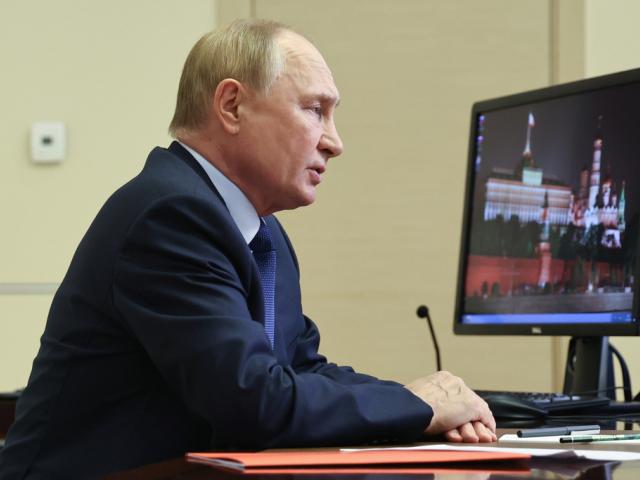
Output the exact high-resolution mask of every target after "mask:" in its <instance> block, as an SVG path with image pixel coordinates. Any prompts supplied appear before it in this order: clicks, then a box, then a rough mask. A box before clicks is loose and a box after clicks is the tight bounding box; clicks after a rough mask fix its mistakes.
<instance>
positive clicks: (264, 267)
mask: <svg viewBox="0 0 640 480" xmlns="http://www.w3.org/2000/svg"><path fill="white" fill-rule="evenodd" d="M249 248H250V249H251V251H252V252H253V258H255V260H256V263H257V264H258V271H259V272H260V281H261V282H262V295H263V296H264V331H265V332H266V334H267V337H269V342H270V343H271V348H272V349H273V346H274V342H275V320H276V316H275V303H276V302H275V299H276V251H275V250H274V249H273V242H272V241H271V230H270V229H269V225H267V224H266V222H265V221H264V220H262V219H260V229H259V230H258V233H257V234H256V236H255V237H253V240H251V242H250V243H249Z"/></svg>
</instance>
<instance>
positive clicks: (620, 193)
mask: <svg viewBox="0 0 640 480" xmlns="http://www.w3.org/2000/svg"><path fill="white" fill-rule="evenodd" d="M491 115H492V113H489V114H487V115H481V116H479V118H478V120H477V122H478V124H477V130H476V135H477V136H476V151H475V154H476V165H475V168H476V176H475V180H474V199H473V209H472V225H471V233H470V238H469V242H470V243H469V245H468V248H469V252H468V257H467V266H466V276H465V310H466V312H467V313H546V312H554V313H563V312H599V311H629V310H631V307H632V301H633V283H634V265H635V256H636V249H637V242H638V240H637V232H638V208H637V202H638V200H637V198H635V196H634V194H635V191H637V188H638V181H637V176H638V170H639V166H638V165H637V164H636V158H635V157H636V156H638V155H640V152H638V151H637V150H632V149H630V148H629V145H626V144H625V145H617V146H616V147H617V148H615V149H608V148H607V147H608V145H607V138H606V135H605V134H604V133H603V132H605V130H604V129H603V124H604V122H606V119H605V118H603V115H596V116H595V118H593V121H592V123H593V127H592V128H591V131H590V132H589V131H583V132H581V133H579V134H575V129H574V130H573V131H572V134H571V135H569V134H566V132H564V134H563V132H562V129H561V128H560V129H553V128H547V129H541V130H542V131H541V132H540V133H539V134H538V135H536V133H537V132H536V121H537V120H538V119H537V118H536V117H537V115H536V112H535V108H531V109H529V111H528V113H527V112H526V111H522V110H521V111H520V112H519V115H518V117H519V119H520V121H519V125H520V127H519V129H518V128H517V126H514V125H511V126H510V127H509V128H511V130H510V131H512V132H516V131H518V130H519V132H520V134H519V137H520V142H521V143H520V152H521V154H520V155H513V156H511V159H512V160H511V159H510V158H505V156H509V155H508V151H507V149H506V148H502V149H497V148H494V149H492V151H491V152H490V153H491V155H494V156H495V158H491V155H489V154H488V152H486V151H483V150H484V144H485V142H487V140H488V137H487V136H486V135H490V134H492V133H495V134H496V135H504V132H492V131H491V130H490V129H489V128H487V127H488V126H489V125H488V123H489V122H491ZM513 116H514V115H512V117H513ZM514 120H515V119H513V118H512V119H511V122H510V123H511V124H514V123H518V122H515V121H514ZM503 123H504V122H503ZM505 130H506V128H505ZM543 134H544V135H546V136H548V137H549V138H546V139H543V138H540V136H541V135H543ZM613 136H614V137H616V139H617V140H619V141H620V140H621V139H622V138H623V136H622V135H613ZM555 137H558V138H555ZM512 140H513V139H512ZM499 141H502V140H499ZM536 141H540V142H541V143H543V142H546V144H547V146H549V145H552V146H553V147H551V149H550V148H547V149H546V150H545V151H546V152H547V154H548V153H549V152H550V151H552V150H553V151H554V152H555V151H557V150H559V151H561V152H564V153H563V155H564V156H558V155H556V154H554V155H548V156H549V157H552V156H554V158H544V157H537V156H536ZM563 142H564V144H563V145H562V148H556V147H557V146H559V145H561V144H562V143H563ZM621 143H624V142H622V141H621ZM523 144H524V149H522V145H523ZM573 144H575V147H574V145H573ZM585 147H586V148H585ZM512 150H513V149H512ZM609 150H613V151H615V152H616V154H617V157H616V158H613V157H612V156H609V157H608V152H609ZM579 152H582V154H580V153H579ZM620 152H624V155H620ZM584 153H587V154H588V158H585V155H584ZM627 154H628V155H627ZM568 156H569V157H577V156H581V157H582V158H567V157H568ZM498 157H500V158H498ZM614 162H616V163H614ZM509 164H511V165H512V167H511V168H508V167H505V165H509ZM634 164H636V165H635V171H634V170H633V168H634ZM631 177H633V178H631ZM630 187H631V188H630ZM631 202H636V204H635V205H634V207H633V208H631V205H632V203H631Z"/></svg>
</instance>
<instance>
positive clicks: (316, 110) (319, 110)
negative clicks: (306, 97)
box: [309, 105, 322, 118]
mask: <svg viewBox="0 0 640 480" xmlns="http://www.w3.org/2000/svg"><path fill="white" fill-rule="evenodd" d="M309 110H311V111H312V112H313V113H314V114H315V115H316V116H317V117H318V118H322V107H321V106H320V105H316V106H313V107H309Z"/></svg>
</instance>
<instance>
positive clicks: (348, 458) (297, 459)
mask: <svg viewBox="0 0 640 480" xmlns="http://www.w3.org/2000/svg"><path fill="white" fill-rule="evenodd" d="M530 458H531V456H530V455H528V454H523V453H503V452H467V451H445V450H375V451H359V452H341V451H339V450H323V451H310V450H290V451H264V452H201V453H198V452H196V453H188V454H187V460H188V461H190V462H197V463H204V464H207V465H211V466H214V467H219V468H225V469H231V470H236V471H244V472H246V473H251V472H254V473H257V472H258V471H260V472H267V471H271V472H274V473H275V472H276V471H277V472H283V471H284V470H283V469H286V470H287V471H289V470H291V469H296V471H300V470H301V469H313V470H314V471H315V470H316V469H323V470H324V471H325V472H326V471H327V470H329V469H330V470H331V471H332V472H333V471H335V469H336V468H358V469H359V470H360V471H367V472H376V471H379V469H389V468H393V469H394V470H396V469H403V470H404V469H416V467H420V466H423V465H425V464H434V463H435V464H442V463H454V464H457V463H459V462H495V461H523V460H528V459H530Z"/></svg>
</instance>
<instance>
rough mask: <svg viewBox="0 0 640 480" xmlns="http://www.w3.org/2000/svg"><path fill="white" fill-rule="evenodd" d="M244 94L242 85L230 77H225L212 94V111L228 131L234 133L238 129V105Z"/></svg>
mask: <svg viewBox="0 0 640 480" xmlns="http://www.w3.org/2000/svg"><path fill="white" fill-rule="evenodd" d="M245 96H246V92H245V89H244V87H243V85H242V84H241V83H240V82H238V81H237V80H234V79H232V78H225V79H224V80H222V81H221V82H220V83H218V86H217V87H216V91H215V93H214V94H213V113H214V114H215V116H216V117H217V118H218V121H219V122H220V125H222V128H223V129H224V130H225V131H226V132H228V133H231V134H236V133H238V131H239V130H240V117H239V115H238V106H239V105H240V102H242V101H243V99H244V98H245Z"/></svg>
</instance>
